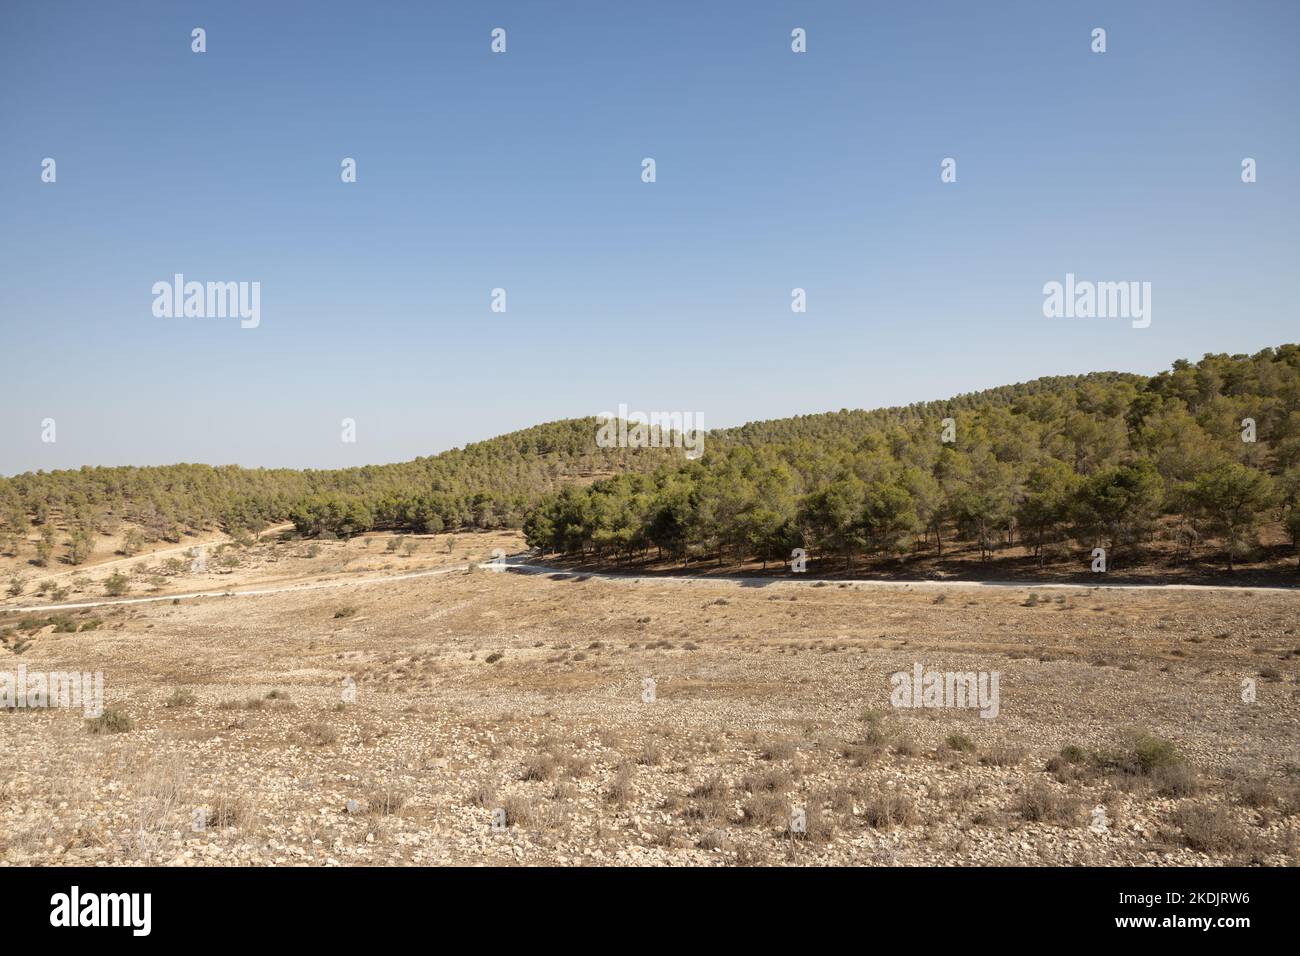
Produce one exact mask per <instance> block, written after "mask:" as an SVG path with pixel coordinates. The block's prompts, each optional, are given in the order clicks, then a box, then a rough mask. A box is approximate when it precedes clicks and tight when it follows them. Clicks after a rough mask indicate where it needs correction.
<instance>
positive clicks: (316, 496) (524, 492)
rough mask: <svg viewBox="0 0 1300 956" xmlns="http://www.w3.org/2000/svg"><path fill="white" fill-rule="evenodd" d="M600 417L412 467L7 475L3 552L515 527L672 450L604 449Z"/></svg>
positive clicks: (41, 556)
mask: <svg viewBox="0 0 1300 956" xmlns="http://www.w3.org/2000/svg"><path fill="white" fill-rule="evenodd" d="M595 429H596V423H595V419H574V420H570V421H563V422H553V423H550V424H546V425H538V426H536V427H533V428H528V429H524V430H523V431H518V432H513V433H511V434H508V435H502V436H500V437H498V438H493V439H491V440H490V441H484V442H478V443H476V444H472V445H467V446H466V447H464V448H458V449H454V450H452V451H448V452H445V453H443V454H440V455H434V456H431V457H427V458H417V459H415V460H414V461H410V462H402V463H400V464H392V465H375V466H368V467H364V468H346V469H340V470H333V471H316V470H304V471H295V470H292V469H283V468H281V469H260V468H259V469H248V468H240V467H237V466H234V465H223V466H218V467H213V466H210V465H191V464H181V465H168V466H162V467H147V468H134V467H122V468H92V467H83V468H81V469H79V470H75V471H73V470H68V471H54V472H49V473H45V472H36V473H28V474H22V475H18V476H16V477H13V478H0V551H3V552H4V553H6V554H9V555H17V554H19V553H20V552H22V554H23V556H24V557H26V556H27V555H28V552H30V554H31V556H32V560H34V561H35V563H37V564H38V565H42V566H43V565H46V564H48V563H49V562H50V561H51V560H56V559H57V560H63V561H67V562H69V563H72V564H80V563H82V562H83V561H84V560H85V559H86V558H87V557H88V556H89V554H90V553H92V552H93V551H94V549H95V547H96V539H97V537H99V536H100V535H103V534H109V533H111V532H113V531H115V530H117V529H119V528H121V527H123V526H126V527H129V528H130V529H131V530H130V533H129V534H128V535H127V536H126V539H125V540H126V545H125V551H126V552H127V553H132V552H133V550H134V549H135V548H136V547H138V546H140V545H141V544H143V543H144V542H146V541H151V540H166V541H173V542H175V541H179V540H181V538H182V536H183V535H185V534H187V533H189V532H192V531H199V530H206V529H211V528H221V529H222V530H225V531H228V532H230V533H232V534H239V533H241V532H250V533H257V532H259V531H261V530H262V529H264V528H266V527H267V526H268V525H270V524H273V523H276V522H282V521H286V520H292V521H293V522H294V523H295V524H296V525H297V526H298V528H299V530H300V531H302V532H303V533H305V534H336V535H351V534H356V533H359V532H363V531H368V530H370V529H372V528H389V529H410V530H416V531H440V530H442V529H444V528H446V529H454V528H462V527H476V528H503V527H519V526H520V525H521V524H522V523H523V519H524V516H525V514H526V511H527V509H528V508H529V507H530V506H532V505H535V504H536V503H537V501H538V500H539V499H540V498H541V496H542V495H543V494H544V493H546V492H547V491H549V490H551V489H554V488H556V487H558V486H559V485H561V484H562V483H565V482H569V481H576V480H584V479H589V478H590V477H591V476H594V475H609V474H612V473H614V472H618V471H623V470H627V469H631V468H648V467H653V465H654V464H655V463H656V461H659V460H662V459H663V458H664V457H665V456H666V455H667V454H668V452H667V451H664V450H658V449H646V450H631V451H629V450H625V449H617V448H615V449H604V448H598V447H597V446H596V444H595V442H594V440H593V436H594V434H595Z"/></svg>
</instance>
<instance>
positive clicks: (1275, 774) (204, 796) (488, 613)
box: [0, 536, 1300, 865]
mask: <svg viewBox="0 0 1300 956" xmlns="http://www.w3.org/2000/svg"><path fill="white" fill-rule="evenodd" d="M440 537H443V536H440ZM501 543H505V544H509V543H510V542H508V541H505V540H504V539H502V540H501V541H497V540H496V539H494V540H493V541H491V542H489V541H487V539H486V538H479V537H477V536H475V537H473V538H470V539H462V540H461V542H460V544H458V545H455V546H454V547H453V549H452V550H451V551H447V550H446V549H445V548H443V547H442V546H441V545H435V544H434V543H432V542H431V543H429V544H427V545H426V546H425V548H424V549H423V551H421V552H417V554H416V555H414V556H412V557H411V558H410V559H407V560H414V561H422V562H423V563H422V564H421V565H420V566H421V567H423V568H436V567H438V566H440V563H441V565H444V566H447V567H450V566H452V563H453V562H455V561H457V560H460V559H462V558H463V557H464V556H465V555H467V554H469V555H471V556H472V554H471V552H472V553H477V551H483V552H484V555H483V556H484V557H486V556H487V555H488V554H489V553H490V550H491V548H492V547H494V546H496V545H497V544H501ZM266 547H268V548H282V549H284V550H283V552H279V553H275V554H273V555H272V557H273V559H272V557H267V556H265V555H264V556H263V557H261V558H258V559H257V560H258V561H260V562H262V568H263V572H262V574H261V578H260V579H262V580H266V579H268V578H267V575H268V574H270V572H269V571H267V570H266V569H267V568H272V567H273V568H274V570H275V575H278V577H275V579H276V580H289V579H292V580H293V581H295V582H297V581H309V580H318V581H326V582H329V583H333V584H337V585H338V586H337V587H329V588H322V589H317V590H310V591H306V590H304V591H287V592H284V593H274V594H265V595H261V596H250V597H229V598H208V599H184V600H181V601H180V602H179V603H175V604H173V603H171V602H170V601H162V602H158V603H150V604H140V605H130V606H123V607H107V608H96V609H86V610H81V611H74V612H66V613H63V614H60V615H55V616H54V618H55V619H53V620H47V619H45V618H43V617H42V616H41V615H32V614H30V613H29V614H26V615H23V616H22V618H21V619H20V616H19V615H15V614H10V615H5V616H0V633H3V635H4V644H3V647H2V648H0V673H4V672H14V671H15V670H16V669H17V668H18V666H19V665H20V664H21V665H25V666H26V668H27V669H28V670H29V671H37V670H73V671H102V672H103V673H104V681H105V691H106V698H107V700H106V703H107V711H106V715H105V718H104V719H101V720H99V721H88V720H86V719H85V717H84V716H83V714H82V713H81V712H80V711H74V710H70V709H63V708H45V709H32V708H15V709H10V710H8V711H0V863H3V864H8V865H33V864H36V865H40V864H74V863H75V864H91V865H95V864H106V865H111V864H125V863H148V864H162V865H169V864H175V865H229V864H257V865H263V864H279V865H298V864H309V865H356V864H371V865H374V864H438V863H456V864H624V863H627V864H648V865H655V864H673V865H683V864H690V865H724V864H730V865H736V864H786V863H794V864H813V865H824V864H855V865H894V864H897V865H929V864H936V863H938V864H958V865H988V864H1025V865H1061V864H1064V865H1074V864H1089V865H1093V864H1103V865H1105V864H1139V865H1143V864H1145V865H1208V864H1219V863H1238V864H1261V865H1289V864H1293V863H1295V862H1296V860H1297V857H1298V854H1300V850H1298V849H1297V846H1298V844H1300V837H1298V833H1300V698H1298V697H1297V689H1298V688H1300V684H1298V683H1297V679H1298V677H1297V675H1300V630H1298V629H1300V618H1298V615H1297V609H1298V608H1300V595H1297V594H1287V593H1251V592H1232V591H1156V590H1150V591H1118V590H1100V589H1090V588H1083V587H1078V588H1073V587H1071V588H1065V589H1043V590H1031V589H1029V588H1016V589H993V588H987V587H963V586H942V587H939V586H924V587H909V586H904V585H898V586H888V587H882V586H876V587H867V586H863V585H855V584H851V583H842V584H831V585H825V586H821V587H817V586H813V585H811V584H793V583H791V584H784V583H780V584H767V585H761V586H760V585H758V584H757V583H750V584H747V585H741V584H735V583H728V582H719V581H706V582H696V583H680V582H675V581H655V580H652V579H645V580H641V581H639V582H638V581H634V580H622V581H609V580H599V579H588V580H581V579H573V578H560V577H554V578H553V577H550V576H547V575H525V574H519V573H514V572H509V571H507V572H493V571H491V570H486V569H471V570H456V571H455V572H454V573H449V574H445V575H440V576H430V577H424V578H414V579H407V580H399V581H389V582H386V583H365V582H366V581H367V580H368V579H370V578H373V577H375V576H379V575H383V574H391V573H394V572H400V571H402V570H403V567H402V566H401V562H402V560H404V559H403V558H402V557H401V556H400V555H398V556H397V557H394V556H393V555H392V554H391V553H390V552H387V551H386V550H385V546H384V545H383V544H382V543H381V542H374V543H372V544H371V545H363V544H359V543H357V542H353V543H352V544H350V545H348V546H346V548H349V549H353V552H349V553H355V554H365V555H368V556H367V557H364V558H357V557H351V558H348V560H346V561H342V559H341V557H340V556H341V555H343V554H344V548H345V546H344V545H342V543H339V542H331V543H325V544H324V545H322V546H321V547H320V548H319V549H318V552H317V553H316V554H315V555H314V556H312V557H311V558H310V559H308V558H306V557H305V556H304V555H303V554H302V549H303V548H304V547H305V546H304V545H303V544H302V543H301V542H298V543H286V544H280V545H267V546H266ZM475 549H477V550H475ZM246 558H247V561H246V564H245V565H244V570H245V573H246V577H245V579H243V580H244V583H252V582H254V581H255V580H257V579H259V576H258V574H256V573H254V572H253V570H252V568H251V566H252V565H253V563H254V560H253V558H252V556H251V554H250V555H248V556H246ZM306 560H310V561H313V562H316V564H313V565H311V566H310V567H304V566H302V565H301V562H302V561H306ZM295 561H298V562H300V563H299V564H297V565H295V564H294V562H295ZM386 564H388V565H395V566H396V567H390V568H387V569H385V568H384V565H386ZM273 576H274V575H273ZM313 576H314V577H313ZM177 586H178V587H180V586H187V587H190V586H193V582H177ZM27 600H28V601H31V600H32V599H31V597H30V596H28V598H27ZM11 603H15V602H11ZM91 621H98V622H99V623H98V624H94V625H91V626H90V627H87V626H86V625H87V622H91ZM917 663H920V664H922V665H923V667H924V668H925V669H927V670H938V671H963V672H964V671H977V672H979V671H983V672H992V671H997V672H998V673H999V674H1000V702H999V703H1000V706H999V711H998V714H997V716H996V717H993V718H991V719H985V718H982V717H980V716H979V714H978V712H977V711H975V710H973V709H956V708H917V709H902V708H897V707H894V706H892V705H891V702H890V691H891V682H890V675H891V674H892V673H894V672H898V671H907V672H911V671H912V669H913V667H914V665H915V664H917ZM647 680H652V681H653V682H654V683H653V685H650V684H648V683H647ZM1247 681H1248V682H1251V684H1250V685H1247V686H1253V688H1254V691H1255V699H1254V700H1253V702H1248V701H1246V700H1243V686H1244V685H1243V682H1247ZM651 686H653V695H651V694H650V688H651ZM651 696H653V699H652V700H651V699H648V698H650V697H651ZM1246 696H1247V697H1249V694H1247V695H1246Z"/></svg>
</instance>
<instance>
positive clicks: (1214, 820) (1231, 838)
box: [1174, 806, 1246, 853]
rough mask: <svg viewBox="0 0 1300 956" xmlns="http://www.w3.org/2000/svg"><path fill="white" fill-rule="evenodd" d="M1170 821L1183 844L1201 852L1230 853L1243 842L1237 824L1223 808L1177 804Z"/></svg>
mask: <svg viewBox="0 0 1300 956" xmlns="http://www.w3.org/2000/svg"><path fill="white" fill-rule="evenodd" d="M1174 822H1175V823H1176V824H1178V826H1179V828H1180V829H1181V830H1182V831H1183V839H1184V840H1186V841H1187V845H1188V846H1189V847H1191V848H1192V849H1193V850H1197V851H1199V852H1201V853H1224V852H1230V851H1232V850H1239V849H1241V848H1242V847H1243V846H1245V844H1246V837H1245V833H1244V832H1243V831H1242V828H1241V826H1240V825H1239V824H1238V823H1237V821H1236V820H1235V819H1233V816H1232V814H1231V813H1230V812H1229V811H1228V810H1226V809H1225V808H1223V807H1214V808H1210V807H1200V806H1190V807H1179V809H1178V811H1177V812H1176V813H1175V814H1174Z"/></svg>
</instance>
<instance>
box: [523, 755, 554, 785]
mask: <svg viewBox="0 0 1300 956" xmlns="http://www.w3.org/2000/svg"><path fill="white" fill-rule="evenodd" d="M558 770H559V765H558V764H557V763H556V761H555V758H554V757H552V756H551V755H550V754H534V755H533V756H531V757H529V758H528V759H527V760H525V761H524V772H523V774H522V775H521V776H520V779H521V780H554V779H555V775H556V773H557V772H558Z"/></svg>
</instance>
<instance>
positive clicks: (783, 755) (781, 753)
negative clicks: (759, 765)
mask: <svg viewBox="0 0 1300 956" xmlns="http://www.w3.org/2000/svg"><path fill="white" fill-rule="evenodd" d="M798 752H799V748H798V747H796V746H795V743H794V741H792V740H774V741H772V742H771V743H769V744H766V745H764V746H763V747H762V749H760V750H759V752H758V755H759V756H760V757H762V758H763V759H764V760H793V759H794V756H795V754H796V753H798Z"/></svg>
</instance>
